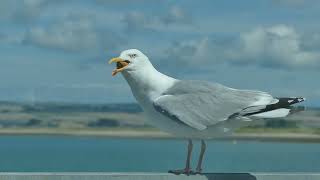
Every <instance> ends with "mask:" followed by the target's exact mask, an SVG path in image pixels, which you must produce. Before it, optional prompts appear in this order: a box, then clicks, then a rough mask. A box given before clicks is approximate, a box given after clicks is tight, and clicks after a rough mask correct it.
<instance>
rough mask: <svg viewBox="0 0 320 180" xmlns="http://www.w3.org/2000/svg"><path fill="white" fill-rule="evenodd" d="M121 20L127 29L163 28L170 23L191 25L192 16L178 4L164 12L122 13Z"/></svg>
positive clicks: (170, 24)
mask: <svg viewBox="0 0 320 180" xmlns="http://www.w3.org/2000/svg"><path fill="white" fill-rule="evenodd" d="M122 22H123V23H124V24H125V26H126V28H127V30H130V31H134V30H146V29H147V30H164V29H167V28H168V27H170V26H172V25H179V26H183V25H191V24H192V16H191V15H190V14H188V13H186V12H185V11H184V10H183V9H182V8H180V7H178V6H173V7H171V8H170V9H169V10H168V11H167V12H166V13H165V14H158V15H151V14H148V15H147V14H145V13H142V12H140V11H139V12H138V11H133V12H129V13H127V14H125V15H124V17H123V19H122Z"/></svg>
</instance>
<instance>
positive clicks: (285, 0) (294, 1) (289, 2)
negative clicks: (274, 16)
mask: <svg viewBox="0 0 320 180" xmlns="http://www.w3.org/2000/svg"><path fill="white" fill-rule="evenodd" d="M306 2H307V0H273V3H274V4H279V5H284V6H290V7H298V6H301V5H304V4H305V3H306Z"/></svg>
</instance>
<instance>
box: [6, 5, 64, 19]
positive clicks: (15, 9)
mask: <svg viewBox="0 0 320 180" xmlns="http://www.w3.org/2000/svg"><path fill="white" fill-rule="evenodd" d="M63 1H64V0H59V1H50V0H22V1H20V0H2V1H1V2H0V6H1V8H0V9H1V13H0V15H1V17H2V19H9V20H13V21H15V22H19V23H28V22H30V21H34V20H36V19H37V18H39V17H40V16H41V15H42V13H43V12H45V10H46V8H47V7H48V5H49V4H56V3H61V2H63Z"/></svg>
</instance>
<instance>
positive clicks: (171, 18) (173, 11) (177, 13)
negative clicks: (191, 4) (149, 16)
mask: <svg viewBox="0 0 320 180" xmlns="http://www.w3.org/2000/svg"><path fill="white" fill-rule="evenodd" d="M161 21H162V22H163V23H164V24H167V25H169V24H191V23H192V16H191V15H190V14H188V13H186V12H185V11H184V10H183V9H182V8H180V7H178V6H173V7H171V8H170V10H169V12H168V13H167V14H166V15H165V16H164V17H162V18H161Z"/></svg>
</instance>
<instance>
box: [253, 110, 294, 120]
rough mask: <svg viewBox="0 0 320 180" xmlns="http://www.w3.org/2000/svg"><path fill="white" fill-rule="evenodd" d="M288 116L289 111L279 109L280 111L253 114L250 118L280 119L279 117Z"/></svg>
mask: <svg viewBox="0 0 320 180" xmlns="http://www.w3.org/2000/svg"><path fill="white" fill-rule="evenodd" d="M289 114H290V109H286V108H280V109H275V110H272V111H267V112H263V113H258V114H254V115H252V117H259V118H280V117H286V116H287V115H289Z"/></svg>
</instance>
